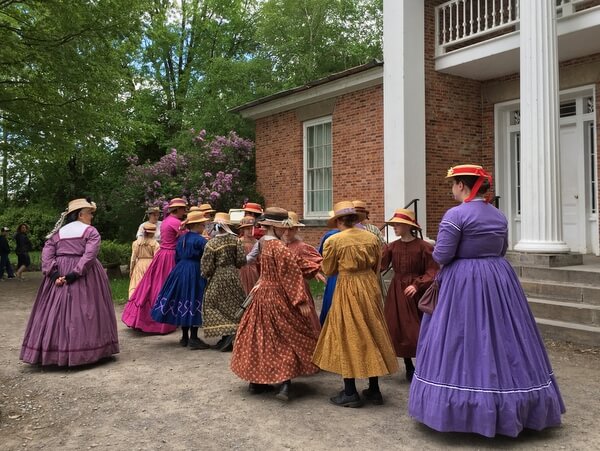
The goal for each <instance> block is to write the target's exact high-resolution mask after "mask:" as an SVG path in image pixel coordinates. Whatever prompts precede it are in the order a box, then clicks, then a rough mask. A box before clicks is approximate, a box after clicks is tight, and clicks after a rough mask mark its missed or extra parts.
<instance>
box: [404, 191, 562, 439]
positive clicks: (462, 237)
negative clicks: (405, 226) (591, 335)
mask: <svg viewBox="0 0 600 451" xmlns="http://www.w3.org/2000/svg"><path fill="white" fill-rule="evenodd" d="M506 237H507V225H506V218H504V215H502V213H501V212H499V211H498V210H497V209H496V208H494V207H493V206H491V205H488V204H485V203H484V202H481V201H479V202H478V201H473V202H470V203H465V204H462V205H460V206H458V207H455V208H453V209H451V210H449V211H448V212H447V213H446V215H445V216H444V219H443V220H442V223H441V224H440V229H439V233H438V242H437V243H436V247H435V250H434V254H433V256H434V259H435V260H436V261H437V262H438V263H440V264H442V265H446V266H445V267H444V268H443V269H442V271H441V272H440V274H439V276H438V280H439V282H440V292H439V297H438V304H437V307H436V309H435V311H434V312H433V315H424V317H423V321H422V323H421V332H420V336H419V343H418V347H417V365H416V371H415V375H414V379H413V382H412V384H411V387H410V397H409V413H410V415H411V416H413V417H414V418H416V419H417V420H418V421H420V422H422V423H425V424H426V425H428V426H429V427H431V428H433V429H436V430H438V431H457V432H474V433H478V434H481V435H484V436H487V437H493V436H494V435H496V434H502V435H507V436H511V437H516V436H517V435H518V434H519V433H520V432H521V431H522V430H523V429H524V428H528V429H535V430H541V429H544V428H547V427H551V426H556V425H559V424H560V422H561V419H560V416H561V413H563V412H564V411H565V408H564V404H563V401H562V398H561V395H560V392H559V389H558V386H557V384H556V380H555V377H554V373H553V372H552V367H551V365H550V362H549V360H548V356H547V354H546V350H545V348H544V344H543V341H542V338H541V336H540V334H539V331H538V329H537V326H536V324H535V319H534V317H533V315H532V313H531V310H530V309H529V305H528V304H527V299H526V297H525V294H524V292H523V289H522V288H521V285H520V283H519V280H518V279H517V276H516V274H515V272H514V270H513V269H512V267H511V266H510V264H509V263H508V262H507V261H506V260H505V259H504V258H503V255H504V253H505V251H506V243H507V240H506Z"/></svg>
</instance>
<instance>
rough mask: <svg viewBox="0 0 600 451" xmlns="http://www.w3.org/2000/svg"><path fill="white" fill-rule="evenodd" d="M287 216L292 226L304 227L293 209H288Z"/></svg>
mask: <svg viewBox="0 0 600 451" xmlns="http://www.w3.org/2000/svg"><path fill="white" fill-rule="evenodd" d="M288 218H289V219H290V221H291V223H292V224H291V226H292V227H306V226H305V225H304V224H302V223H301V222H300V219H299V218H298V214H297V213H296V212H295V211H288Z"/></svg>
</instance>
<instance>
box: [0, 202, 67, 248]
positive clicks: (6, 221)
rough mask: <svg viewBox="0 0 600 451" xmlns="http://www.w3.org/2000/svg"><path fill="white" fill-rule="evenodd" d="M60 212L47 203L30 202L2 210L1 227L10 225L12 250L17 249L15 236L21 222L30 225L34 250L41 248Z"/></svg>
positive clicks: (0, 213)
mask: <svg viewBox="0 0 600 451" xmlns="http://www.w3.org/2000/svg"><path fill="white" fill-rule="evenodd" d="M59 216H60V213H59V212H58V210H56V209H55V208H53V207H50V206H49V205H45V204H28V205H24V206H20V207H8V208H6V209H4V210H2V211H0V227H8V228H9V229H10V232H9V233H8V238H9V241H10V247H11V251H12V252H14V250H15V242H14V240H13V237H14V235H15V233H16V232H17V227H18V226H19V224H21V223H26V224H27V225H28V226H29V240H30V241H31V245H32V247H33V250H41V249H42V248H43V247H44V243H45V242H46V235H47V234H48V233H50V232H51V231H52V228H53V227H54V224H55V223H56V221H57V220H58V217H59Z"/></svg>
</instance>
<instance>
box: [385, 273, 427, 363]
mask: <svg viewBox="0 0 600 451" xmlns="http://www.w3.org/2000/svg"><path fill="white" fill-rule="evenodd" d="M407 286H409V284H408V283H406V282H405V283H403V282H402V280H401V278H400V277H399V276H395V277H394V278H393V279H392V282H391V283H390V288H389V290H388V294H387V297H386V300H385V305H384V307H383V312H384V316H385V321H386V324H387V326H388V330H389V332H390V337H391V339H392V345H394V351H395V352H396V356H398V357H415V356H416V355H417V341H418V339H419V325H420V324H421V313H420V310H419V309H418V308H417V303H418V301H417V299H416V298H409V297H407V296H406V295H405V294H404V289H405V288H406V287H407Z"/></svg>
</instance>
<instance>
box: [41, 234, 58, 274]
mask: <svg viewBox="0 0 600 451" xmlns="http://www.w3.org/2000/svg"><path fill="white" fill-rule="evenodd" d="M57 270H58V264H57V263H56V238H55V235H54V236H51V237H50V238H49V239H48V240H47V241H46V244H44V248H43V249H42V273H43V274H44V275H45V276H49V275H50V274H52V273H53V272H54V271H57Z"/></svg>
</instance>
